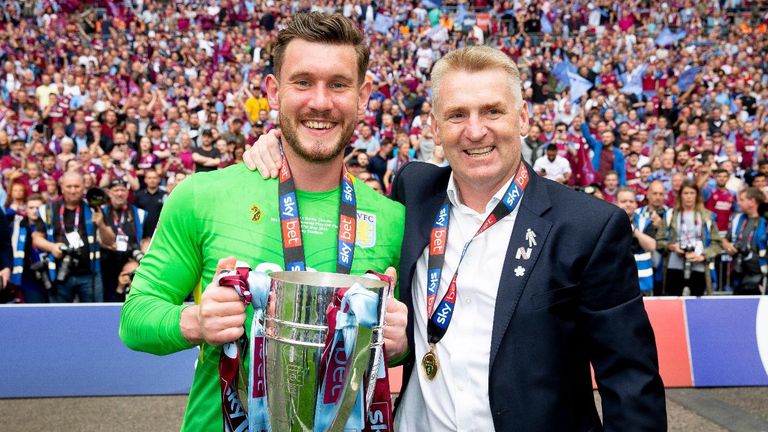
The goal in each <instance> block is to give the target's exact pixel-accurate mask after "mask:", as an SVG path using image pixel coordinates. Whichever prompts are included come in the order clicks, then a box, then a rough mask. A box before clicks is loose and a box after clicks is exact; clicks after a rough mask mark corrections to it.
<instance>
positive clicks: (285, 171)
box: [280, 157, 291, 183]
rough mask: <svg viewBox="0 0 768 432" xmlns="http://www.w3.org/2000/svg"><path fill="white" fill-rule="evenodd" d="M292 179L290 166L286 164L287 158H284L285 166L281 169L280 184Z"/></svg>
mask: <svg viewBox="0 0 768 432" xmlns="http://www.w3.org/2000/svg"><path fill="white" fill-rule="evenodd" d="M290 177H291V169H290V168H288V164H287V163H285V157H283V166H282V167H280V183H282V182H284V181H286V180H288V179H289V178H290Z"/></svg>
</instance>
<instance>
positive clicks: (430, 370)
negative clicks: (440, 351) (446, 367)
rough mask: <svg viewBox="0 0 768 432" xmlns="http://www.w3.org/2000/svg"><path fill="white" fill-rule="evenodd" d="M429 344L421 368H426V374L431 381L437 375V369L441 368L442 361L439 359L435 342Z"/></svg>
mask: <svg viewBox="0 0 768 432" xmlns="http://www.w3.org/2000/svg"><path fill="white" fill-rule="evenodd" d="M429 345H430V348H429V351H427V353H426V354H424V357H422V358H421V368H422V369H424V376H426V377H427V379H429V380H430V381H431V380H433V379H435V376H437V371H438V370H439V369H440V361H438V360H437V353H436V352H435V344H429Z"/></svg>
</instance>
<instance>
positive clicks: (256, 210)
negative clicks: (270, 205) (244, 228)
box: [251, 204, 263, 222]
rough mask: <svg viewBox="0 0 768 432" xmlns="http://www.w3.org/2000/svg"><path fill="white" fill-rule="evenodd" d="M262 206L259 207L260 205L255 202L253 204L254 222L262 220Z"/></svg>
mask: <svg viewBox="0 0 768 432" xmlns="http://www.w3.org/2000/svg"><path fill="white" fill-rule="evenodd" d="M262 214H263V213H262V212H261V208H259V206H258V205H256V204H253V205H252V206H251V221H252V222H259V221H260V220H261V216H262Z"/></svg>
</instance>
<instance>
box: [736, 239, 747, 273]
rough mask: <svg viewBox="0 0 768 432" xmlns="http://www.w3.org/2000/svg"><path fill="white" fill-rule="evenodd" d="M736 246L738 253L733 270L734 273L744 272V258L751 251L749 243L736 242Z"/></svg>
mask: <svg viewBox="0 0 768 432" xmlns="http://www.w3.org/2000/svg"><path fill="white" fill-rule="evenodd" d="M734 247H736V255H735V256H734V257H733V271H734V273H743V272H744V259H745V258H746V257H747V256H749V253H750V248H749V245H746V244H742V243H736V244H735V245H734Z"/></svg>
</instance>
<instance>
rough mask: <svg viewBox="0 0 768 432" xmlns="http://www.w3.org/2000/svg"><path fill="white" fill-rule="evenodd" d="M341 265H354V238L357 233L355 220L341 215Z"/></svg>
mask: <svg viewBox="0 0 768 432" xmlns="http://www.w3.org/2000/svg"><path fill="white" fill-rule="evenodd" d="M339 225H340V227H339V264H342V265H343V266H345V267H350V266H351V265H352V247H353V245H352V236H353V235H354V232H355V219H353V218H351V217H349V216H345V215H341V217H340V218H339Z"/></svg>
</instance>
